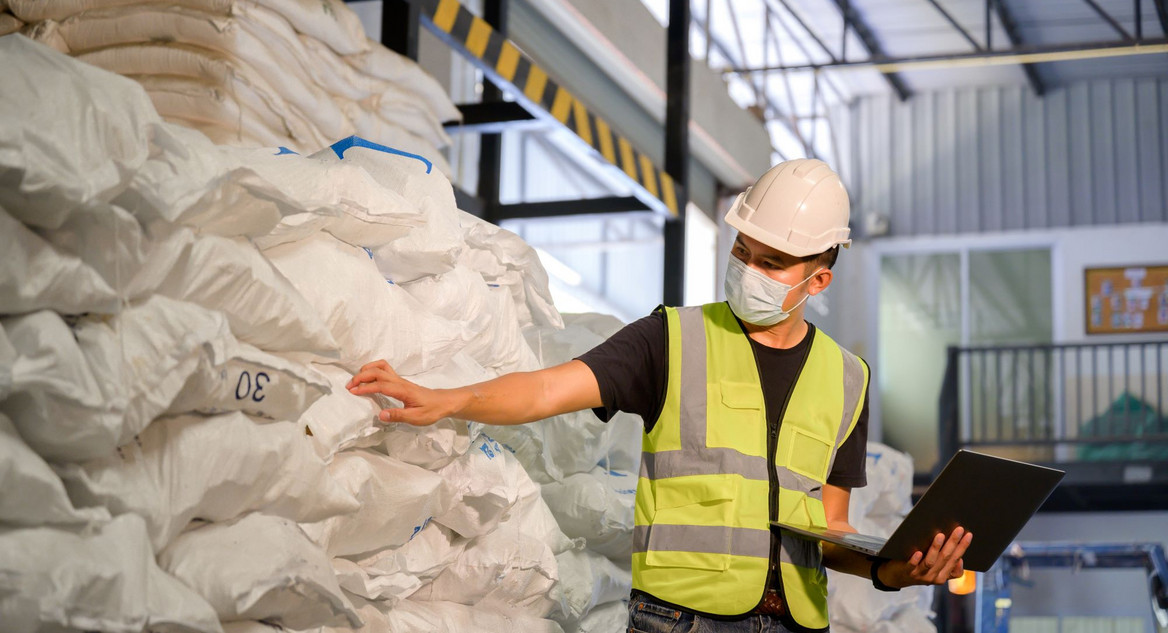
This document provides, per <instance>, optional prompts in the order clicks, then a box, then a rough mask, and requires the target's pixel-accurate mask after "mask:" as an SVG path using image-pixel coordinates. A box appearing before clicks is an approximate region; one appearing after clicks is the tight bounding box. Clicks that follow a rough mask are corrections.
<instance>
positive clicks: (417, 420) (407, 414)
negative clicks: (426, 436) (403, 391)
mask: <svg viewBox="0 0 1168 633" xmlns="http://www.w3.org/2000/svg"><path fill="white" fill-rule="evenodd" d="M377 419H378V420H380V421H381V422H382V423H383V424H409V425H411V426H429V425H431V424H434V423H435V422H437V421H438V418H436V417H434V416H432V415H430V414H429V413H427V412H423V411H422V410H421V409H419V408H412V409H411V408H405V409H382V410H381V413H379V414H378V415H377Z"/></svg>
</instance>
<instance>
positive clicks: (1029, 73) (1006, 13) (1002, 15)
mask: <svg viewBox="0 0 1168 633" xmlns="http://www.w3.org/2000/svg"><path fill="white" fill-rule="evenodd" d="M997 11H998V20H999V21H1000V22H1001V23H1002V30H1004V31H1006V37H1007V39H1009V40H1010V46H1012V47H1014V48H1018V47H1019V46H1025V45H1026V42H1025V41H1024V40H1023V39H1022V31H1021V30H1020V29H1019V28H1018V21H1017V20H1015V19H1014V14H1013V12H1011V11H1010V8H1009V7H1007V6H1006V0H998V1H997ZM1022 72H1023V73H1025V75H1026V81H1027V82H1029V83H1030V89H1031V90H1033V91H1034V94H1036V95H1038V96H1040V97H1041V96H1042V95H1044V94H1046V84H1045V83H1044V82H1043V81H1042V76H1041V75H1039V74H1038V67H1037V66H1035V65H1034V64H1022Z"/></svg>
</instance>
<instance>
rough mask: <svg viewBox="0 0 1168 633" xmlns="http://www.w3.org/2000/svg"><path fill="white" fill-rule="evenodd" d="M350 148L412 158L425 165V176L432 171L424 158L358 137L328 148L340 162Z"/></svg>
mask: <svg viewBox="0 0 1168 633" xmlns="http://www.w3.org/2000/svg"><path fill="white" fill-rule="evenodd" d="M351 147H364V148H365V149H371V150H374V151H378V152H384V153H386V154H395V155H397V156H404V157H406V158H412V159H414V160H419V161H422V163H423V164H424V165H426V173H427V174H428V173H430V171H431V170H433V169H434V163H431V162H430V161H429V160H428V159H427V158H426V157H424V156H419V155H417V154H411V153H409V152H403V151H401V150H400V149H395V148H392V147H386V146H385V145H381V144H380V143H374V142H373V141H367V140H365V139H363V138H361V137H360V136H350V137H348V138H343V139H341V140H339V141H337V142H336V143H333V144H332V145H330V146H329V148H330V149H331V150H333V153H334V154H336V155H337V158H339V159H341V160H344V159H345V151H346V150H348V149H349V148H351Z"/></svg>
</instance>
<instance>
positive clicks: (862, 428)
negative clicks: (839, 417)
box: [827, 382, 871, 488]
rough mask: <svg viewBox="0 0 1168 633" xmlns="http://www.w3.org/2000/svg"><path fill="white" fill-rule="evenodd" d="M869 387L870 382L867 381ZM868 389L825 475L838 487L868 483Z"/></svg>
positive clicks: (857, 486)
mask: <svg viewBox="0 0 1168 633" xmlns="http://www.w3.org/2000/svg"><path fill="white" fill-rule="evenodd" d="M869 387H871V383H870V382H869ZM867 466H868V391H867V390H865V391H864V405H863V408H862V409H861V410H860V418H859V419H858V420H857V421H856V428H854V429H852V433H851V434H850V435H848V437H847V439H845V440H844V443H843V444H842V445H841V446H840V448H839V450H838V451H837V452H836V454H835V463H834V464H832V467H831V473H829V474H828V476H827V483H829V484H831V485H833V486H838V487H840V488H863V487H864V486H866V485H868V473H867Z"/></svg>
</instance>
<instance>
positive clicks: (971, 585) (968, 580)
mask: <svg viewBox="0 0 1168 633" xmlns="http://www.w3.org/2000/svg"><path fill="white" fill-rule="evenodd" d="M976 589H977V572H975V571H973V570H971V569H967V570H965V573H964V574H961V575H960V576H958V577H957V578H950V579H949V593H951V594H953V595H955V596H966V595H969V594H971V593H973V592H974V590H976Z"/></svg>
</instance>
